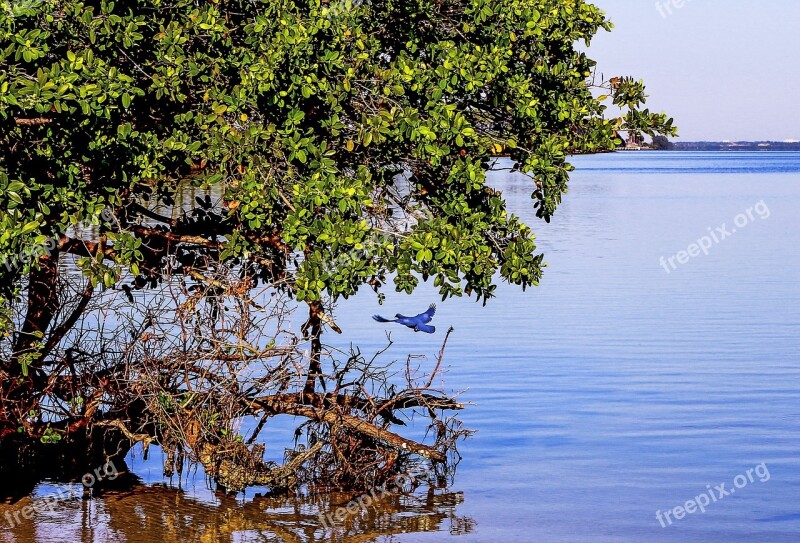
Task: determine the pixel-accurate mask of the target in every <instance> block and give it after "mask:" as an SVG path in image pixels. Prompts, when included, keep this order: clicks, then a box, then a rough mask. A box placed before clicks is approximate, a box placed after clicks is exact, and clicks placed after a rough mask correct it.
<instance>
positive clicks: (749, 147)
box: [669, 141, 800, 151]
mask: <svg viewBox="0 0 800 543" xmlns="http://www.w3.org/2000/svg"><path fill="white" fill-rule="evenodd" d="M672 144H673V148H672V149H669V150H671V151H800V141H791V142H788V141H675V142H672Z"/></svg>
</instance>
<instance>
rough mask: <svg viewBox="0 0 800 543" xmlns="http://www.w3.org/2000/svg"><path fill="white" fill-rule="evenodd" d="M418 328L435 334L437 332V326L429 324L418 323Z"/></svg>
mask: <svg viewBox="0 0 800 543" xmlns="http://www.w3.org/2000/svg"><path fill="white" fill-rule="evenodd" d="M416 329H417V330H419V331H420V332H425V333H426V334H433V333H434V332H436V327H435V326H428V325H427V324H418V325H417V328H416Z"/></svg>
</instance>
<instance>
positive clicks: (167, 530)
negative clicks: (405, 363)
mask: <svg viewBox="0 0 800 543" xmlns="http://www.w3.org/2000/svg"><path fill="white" fill-rule="evenodd" d="M354 498H356V496H354V495H352V494H346V495H343V494H330V495H326V496H322V497H317V498H309V499H296V498H287V497H280V498H278V497H256V498H254V499H252V500H249V501H247V502H246V503H243V502H242V501H241V500H237V499H235V498H232V497H218V500H217V503H209V502H205V501H202V500H199V499H197V498H195V497H192V496H191V495H189V494H188V493H186V492H184V491H182V490H178V489H175V488H168V487H165V486H160V485H157V486H145V485H138V484H137V485H135V486H134V487H132V488H130V489H128V490H114V491H106V492H104V493H103V494H102V495H101V496H100V497H97V498H94V499H90V500H84V499H81V498H78V497H75V498H73V499H65V500H62V501H60V502H58V504H57V506H56V507H54V508H53V510H52V511H50V510H42V511H36V512H33V514H32V518H31V519H25V518H23V517H22V515H21V514H20V515H17V518H19V519H20V520H21V522H20V523H19V524H18V525H15V526H12V527H9V525H8V518H13V517H9V516H8V515H6V512H7V511H9V512H11V515H13V514H14V512H15V511H21V510H22V509H23V508H24V507H26V506H28V505H33V506H36V505H37V504H39V505H41V502H42V501H43V500H44V496H43V497H37V498H33V499H32V498H29V497H25V498H23V499H20V500H17V501H15V502H12V503H3V502H0V541H2V542H3V543H44V542H50V541H59V542H61V541H70V542H76V543H78V542H80V543H101V542H107V541H108V542H115V543H116V542H119V543H156V542H157V543H173V542H174V543H178V542H180V543H184V542H195V541H196V542H208V543H212V542H213V543H244V542H254V543H255V542H270V543H272V542H276V543H277V542H285V543H313V542H322V541H325V542H347V543H359V542H369V541H382V540H386V539H388V538H389V537H391V536H394V535H398V534H411V533H421V532H438V531H449V533H450V534H452V535H462V534H467V533H470V532H472V530H473V529H474V526H475V522H474V521H473V520H472V519H470V518H466V517H459V516H458V515H457V513H456V508H457V506H458V505H460V504H461V503H462V502H463V500H464V498H463V494H462V493H461V492H445V491H433V490H430V491H428V492H423V493H418V494H414V495H387V496H384V497H383V498H382V499H381V500H380V501H379V502H378V503H377V504H376V505H374V506H370V507H367V508H364V509H362V510H359V512H358V513H356V514H354V515H349V516H348V517H347V518H346V519H345V520H344V521H343V522H342V523H340V524H338V525H337V526H336V527H335V528H333V529H327V530H326V529H324V527H323V522H322V520H321V519H320V514H321V513H324V514H329V513H330V514H331V516H333V513H334V512H335V511H336V510H337V509H338V508H339V507H343V506H346V505H347V504H348V502H350V501H351V500H353V499H354ZM40 509H41V507H40Z"/></svg>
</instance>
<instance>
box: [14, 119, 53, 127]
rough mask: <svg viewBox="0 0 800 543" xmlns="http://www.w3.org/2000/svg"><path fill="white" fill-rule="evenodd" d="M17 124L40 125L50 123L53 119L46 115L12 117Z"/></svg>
mask: <svg viewBox="0 0 800 543" xmlns="http://www.w3.org/2000/svg"><path fill="white" fill-rule="evenodd" d="M14 122H15V123H16V125H17V126H40V125H43V124H47V123H52V122H53V119H48V118H46V117H35V118H32V119H14Z"/></svg>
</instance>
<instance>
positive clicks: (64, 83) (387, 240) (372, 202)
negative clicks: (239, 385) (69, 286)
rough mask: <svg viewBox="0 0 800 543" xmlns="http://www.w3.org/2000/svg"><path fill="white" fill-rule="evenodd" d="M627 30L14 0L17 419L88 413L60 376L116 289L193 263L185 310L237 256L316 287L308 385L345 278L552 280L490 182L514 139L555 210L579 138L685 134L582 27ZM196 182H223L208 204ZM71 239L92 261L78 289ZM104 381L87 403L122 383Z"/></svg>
mask: <svg viewBox="0 0 800 543" xmlns="http://www.w3.org/2000/svg"><path fill="white" fill-rule="evenodd" d="M610 29H611V24H610V23H609V22H608V21H607V20H606V18H605V15H604V14H603V13H602V12H601V11H600V10H599V9H598V8H597V7H595V6H594V5H592V4H591V3H589V2H586V1H583V0H373V1H363V2H353V1H351V0H345V1H336V0H330V1H325V0H256V1H243V0H241V1H225V0H210V1H207V2H200V1H196V0H175V1H173V2H169V3H167V2H161V1H159V0H118V1H106V0H99V1H93V0H87V1H64V0H42V1H40V2H24V3H23V2H21V3H16V4H15V3H14V2H13V0H12V1H11V2H10V3H6V4H4V9H2V10H0V44H1V46H0V262H3V261H4V262H5V265H3V266H0V285H2V294H1V296H2V302H3V308H4V314H5V317H4V318H5V322H6V324H5V328H6V330H7V332H6V340H5V343H4V346H3V357H2V360H0V369H1V370H2V372H3V373H4V375H5V381H6V385H4V388H5V390H4V391H2V392H3V395H4V399H3V401H4V404H3V405H4V407H3V416H2V417H0V419H2V420H0V435H6V434H10V433H12V432H16V433H19V429H20V428H21V429H23V433H25V434H27V435H30V436H32V437H35V438H37V439H41V438H42V437H43V436H44V435H45V432H47V431H52V428H53V427H54V426H53V424H54V421H56V420H60V418H59V417H61V418H64V417H66V418H68V419H70V421H71V422H70V423H69V424H67V425H66V426H63V425H62V426H61V427H59V430H58V431H59V432H60V433H61V434H64V435H65V433H69V431H71V430H70V428H71V426H70V425H71V424H74V417H75V414H74V413H66V412H62V413H59V410H58V409H57V408H56V407H53V406H54V405H56V404H58V402H51V401H45V396H47V397H48V398H50V397H52V396H53V395H55V396H59V394H60V393H57V392H53V391H52V390H49V391H48V392H47V394H46V395H45V394H44V393H43V392H42V391H43V390H44V388H43V387H44V386H45V383H47V382H48V376H52V375H58V374H59V372H68V368H69V364H68V363H67V362H65V361H64V360H66V357H64V356H61V357H60V358H59V357H57V356H56V353H59V352H61V353H62V355H63V352H64V349H68V348H69V346H70V345H69V344H70V342H74V339H75V338H74V337H72V339H70V338H71V336H70V330H71V329H72V328H73V327H74V326H75V324H76V322H77V321H78V319H79V317H80V316H81V315H82V314H84V313H85V312H86V310H87V304H88V303H89V302H90V300H91V299H92V298H93V297H94V298H97V296H99V295H100V294H102V295H103V296H110V295H112V294H114V293H116V295H117V296H118V299H121V300H124V299H125V298H128V299H132V294H131V292H136V291H143V292H145V293H147V292H148V291H152V294H150V295H155V293H156V292H158V291H159V290H158V289H161V288H163V287H164V286H165V285H166V284H167V283H169V282H171V281H178V283H179V284H180V285H182V287H183V288H184V289H185V297H184V298H182V299H180V300H177V301H176V302H175V303H176V308H177V307H179V306H181V304H184V303H185V301H186V299H187V298H188V297H190V295H191V292H192V290H191V288H190V287H188V286H187V283H193V284H194V285H195V286H196V287H197V289H198V291H200V290H202V292H208V290H209V289H211V290H213V289H217V290H219V289H220V288H221V287H220V286H219V285H218V284H215V282H214V281H215V279H213V277H214V276H215V275H220V274H222V273H223V272H222V271H221V270H225V273H229V274H232V275H234V276H236V277H238V278H239V279H243V278H246V279H247V281H246V283H245V284H244V286H240V287H238V288H240V291H241V292H239V294H241V296H243V297H246V296H247V295H246V292H249V291H250V290H252V289H255V288H257V287H259V286H260V287H264V288H269V289H274V291H275V292H277V293H279V294H280V295H281V296H286V297H288V298H291V299H292V300H294V302H295V303H297V302H300V303H305V304H307V305H308V307H309V308H310V313H309V315H310V316H309V322H308V323H307V326H306V327H305V328H304V334H305V336H306V337H308V338H311V341H312V355H311V359H310V361H307V363H309V364H310V366H309V370H308V371H309V376H310V382H306V383H305V393H306V394H311V393H313V392H314V385H313V381H314V377H316V376H317V374H320V375H321V370H320V367H319V362H320V361H319V353H320V350H321V346H320V341H319V337H320V335H321V332H322V326H323V323H327V324H328V325H330V326H331V327H333V328H334V329H335V330H338V326H337V325H336V324H335V320H334V318H333V316H331V315H328V314H326V310H325V307H326V304H327V303H328V302H329V301H335V300H336V299H337V298H340V297H348V296H351V295H354V294H355V293H356V292H357V291H358V290H359V289H360V288H362V287H365V286H366V287H367V288H370V289H372V290H374V291H375V292H376V293H378V295H380V293H381V292H382V289H384V288H386V287H387V282H389V281H391V282H392V283H393V284H392V285H390V286H389V288H395V289H397V290H399V291H405V292H409V293H410V292H412V291H413V290H414V288H415V287H416V286H417V285H418V284H419V282H420V281H428V280H430V281H432V282H433V284H434V285H435V286H436V287H438V288H439V291H440V293H441V295H442V297H443V298H447V297H450V296H461V295H464V294H467V295H472V296H475V297H476V298H477V299H483V300H484V301H485V300H486V299H488V298H490V297H491V296H492V295H493V292H494V290H495V287H496V281H497V280H498V279H500V280H504V281H508V282H510V283H513V284H515V285H519V286H520V287H522V288H526V287H529V286H532V285H536V284H537V283H538V281H539V279H540V276H541V273H542V258H543V257H542V255H541V254H537V253H536V245H535V242H534V235H533V232H532V230H531V227H530V226H529V225H526V224H523V223H522V222H521V221H520V220H519V218H517V217H516V216H514V215H512V214H510V213H508V212H507V210H506V206H505V202H504V199H503V195H502V194H501V193H499V192H498V191H496V190H494V189H493V188H492V187H491V186H490V184H489V183H487V175H488V174H489V173H490V172H491V171H492V170H494V169H496V168H499V167H500V166H501V164H499V162H498V160H497V156H498V155H508V156H509V157H510V160H511V164H512V165H513V166H512V167H513V169H514V170H515V171H519V172H521V173H522V174H525V175H526V176H527V177H528V178H529V179H530V191H531V197H532V205H533V206H535V207H536V209H537V214H538V216H539V217H540V218H542V219H544V220H547V221H549V220H550V219H551V217H552V216H553V215H554V213H555V212H556V208H557V206H558V205H559V203H560V202H561V199H562V196H563V195H564V194H565V192H566V191H567V182H568V179H569V172H570V171H571V169H572V168H571V166H570V165H569V163H568V156H569V154H571V153H591V152H598V151H605V150H608V149H613V148H614V146H615V143H616V141H617V131H619V130H634V131H641V132H645V133H647V134H649V135H651V136H652V135H658V134H668V135H674V133H675V129H674V127H673V126H672V120H671V119H669V118H667V117H666V116H665V115H663V114H654V113H651V112H650V111H648V110H646V109H642V107H643V104H644V100H645V94H644V86H643V84H642V83H641V82H640V81H636V80H634V79H632V78H630V77H617V78H613V79H610V80H608V81H599V80H598V77H597V75H596V72H595V62H594V61H593V60H591V59H590V58H589V57H588V56H587V54H586V53H585V52H583V50H582V44H589V43H590V41H591V39H592V37H593V36H594V35H595V34H596V33H597V32H599V31H601V30H610ZM606 103H609V104H613V105H614V106H615V107H617V108H621V109H622V110H623V113H622V114H621V116H612V115H609V114H608V112H607V110H606V105H605V104H606ZM506 166H507V164H506ZM187 186H189V187H196V188H197V189H200V190H203V191H205V192H204V194H205V197H203V198H197V199H196V200H194V201H191V203H189V204H187V203H186V202H185V201H183V200H181V197H180V194H181V191H183V190H185V189H186V187H187ZM86 224H89V225H92V226H93V227H92V228H81V227H80V225H86ZM67 257H70V258H73V259H74V262H75V264H76V265H77V266H78V267H79V268H80V269H81V270H82V272H83V277H84V281H85V285H81V287H80V288H78V289H77V293H76V296H75V297H74V300H73V301H72V302H71V303H72V305H70V304H69V303H67V302H66V301H65V300H63V299H62V298H63V296H60V295H61V294H63V289H61V290H60V289H59V288H57V285H58V280H59V279H60V278H62V279H63V277H64V274H65V273H66V272H65V271H64V267H63V266H60V265H59V262H61V261H63V259H64V258H67ZM217 281H218V279H217ZM226 292H227V293H228V294H230V289H228V291H226ZM98 293H100V294H98ZM181 307H184V306H181ZM184 309H185V307H184ZM214 318H215V317H214V315H213V313H212V320H213V319H214ZM26 379H27V381H26ZM86 379H88V377H87V378H86ZM90 381H91V384H88V383H89V382H90ZM8 383H13V384H8ZM85 384H86V388H85V389H83V390H82V391H81V392H80V394H79V395H80V396H81V398H82V401H88V399H89V396H91V393H90V389H91V391H94V390H97V389H102V387H103V386H106V385H104V384H103V382H102V381H97V380H96V379H95V380H93V381H92V380H87V381H86V383H85ZM176 386H177V385H176ZM175 391H176V393H177V392H178V391H180V392H181V393H183V392H185V390H184V389H181V388H180V387H179V386H178V388H176V389H175ZM72 394H76V393H75V391H73V392H72ZM72 400H74V398H71V401H72ZM45 403H47V405H48V407H49V414H48V415H47V416H44V415H42V414H41V412H39V414H38V415H37V416H36V417H33V418H31V416H30V415H29V413H31V412H36V411H37V410H41V408H42V405H44V404H45ZM100 411H103V410H98V411H92V412H88V413H87V412H86V410H84V411H82V412H81V416H82V417H84V419H85V420H86V425H87V426H88V425H91V424H92V421H93V420H95V419H97V417H100V416H101V415H100V414H99V412H100ZM111 411H113V409H111V408H108V409H106V410H105V413H106V414H107V413H109V412H111ZM103 416H105V415H103ZM70 417H72V418H70ZM107 418H108V417H107ZM106 422H109V421H107V420H106ZM48 429H51V430H48ZM128 433H130V432H128ZM152 433H153V434H154V435H155V434H157V433H158V432H157V431H153V432H152ZM61 434H60V435H61Z"/></svg>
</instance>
